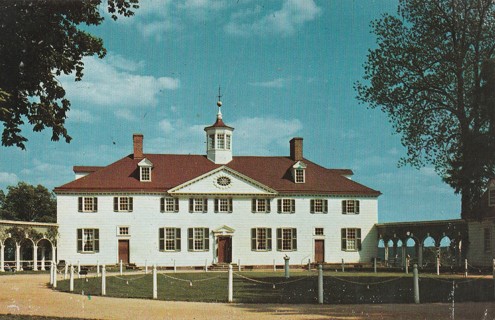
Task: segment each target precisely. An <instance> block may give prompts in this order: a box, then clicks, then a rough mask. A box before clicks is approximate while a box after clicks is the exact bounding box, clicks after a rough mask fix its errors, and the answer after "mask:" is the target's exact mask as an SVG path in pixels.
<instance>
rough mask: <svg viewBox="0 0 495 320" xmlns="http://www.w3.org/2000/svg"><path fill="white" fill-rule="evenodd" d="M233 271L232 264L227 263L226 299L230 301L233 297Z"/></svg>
mask: <svg viewBox="0 0 495 320" xmlns="http://www.w3.org/2000/svg"><path fill="white" fill-rule="evenodd" d="M233 277H234V275H233V272H232V265H231V264H229V281H228V297H227V301H228V302H232V301H233V300H234V299H233V293H234V280H233Z"/></svg>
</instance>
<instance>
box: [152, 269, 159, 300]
mask: <svg viewBox="0 0 495 320" xmlns="http://www.w3.org/2000/svg"><path fill="white" fill-rule="evenodd" d="M157 285H158V284H157V280H156V264H154V265H153V299H158V287H157Z"/></svg>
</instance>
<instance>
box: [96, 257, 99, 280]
mask: <svg viewBox="0 0 495 320" xmlns="http://www.w3.org/2000/svg"><path fill="white" fill-rule="evenodd" d="M96 276H98V277H99V276H100V261H98V260H97V261H96Z"/></svg>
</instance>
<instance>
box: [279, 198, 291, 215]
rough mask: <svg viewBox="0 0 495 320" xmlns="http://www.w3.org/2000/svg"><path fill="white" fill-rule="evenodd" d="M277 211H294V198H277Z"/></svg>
mask: <svg viewBox="0 0 495 320" xmlns="http://www.w3.org/2000/svg"><path fill="white" fill-rule="evenodd" d="M277 212H278V213H294V212H296V200H294V199H278V200H277Z"/></svg>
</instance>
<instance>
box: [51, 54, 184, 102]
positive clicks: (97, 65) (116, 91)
mask: <svg viewBox="0 0 495 320" xmlns="http://www.w3.org/2000/svg"><path fill="white" fill-rule="evenodd" d="M117 62H125V63H124V64H122V65H119V64H118V63H117ZM84 65H85V66H84V77H83V80H82V81H78V82H75V81H74V77H73V76H72V75H69V76H62V77H60V81H61V82H62V83H63V86H64V88H65V89H66V91H67V96H68V97H69V99H71V100H75V101H80V102H82V103H84V104H85V105H87V106H92V105H94V106H97V107H100V106H104V107H109V108H136V107H154V106H156V105H157V103H158V96H159V95H161V94H163V93H164V92H166V91H168V90H176V89H177V88H179V85H180V82H179V79H177V78H170V77H158V78H157V77H153V76H148V75H139V74H135V73H133V72H132V71H133V70H137V69H139V68H140V66H141V65H142V62H134V61H130V60H128V59H125V58H123V57H121V56H114V57H113V58H112V56H110V59H109V60H105V59H103V60H102V59H98V58H96V57H88V58H85V59H84Z"/></svg>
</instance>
